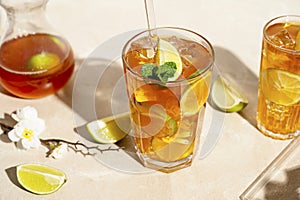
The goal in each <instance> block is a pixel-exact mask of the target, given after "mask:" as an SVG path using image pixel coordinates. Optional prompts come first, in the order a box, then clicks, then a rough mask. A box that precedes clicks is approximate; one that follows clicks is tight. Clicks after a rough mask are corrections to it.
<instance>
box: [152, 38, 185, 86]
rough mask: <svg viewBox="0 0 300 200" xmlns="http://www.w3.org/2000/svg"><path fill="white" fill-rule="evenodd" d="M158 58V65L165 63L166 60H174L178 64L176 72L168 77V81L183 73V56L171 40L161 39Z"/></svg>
mask: <svg viewBox="0 0 300 200" xmlns="http://www.w3.org/2000/svg"><path fill="white" fill-rule="evenodd" d="M156 60H157V64H158V65H163V64H164V63H165V62H174V63H175V64H176V67H177V68H176V72H175V74H174V76H173V77H171V78H168V81H175V80H177V79H178V77H179V76H180V75H181V73H182V61H181V57H180V54H179V52H178V51H177V49H176V48H175V47H174V46H173V45H172V44H171V43H170V42H168V41H165V40H162V39H159V41H158V47H157V53H156Z"/></svg>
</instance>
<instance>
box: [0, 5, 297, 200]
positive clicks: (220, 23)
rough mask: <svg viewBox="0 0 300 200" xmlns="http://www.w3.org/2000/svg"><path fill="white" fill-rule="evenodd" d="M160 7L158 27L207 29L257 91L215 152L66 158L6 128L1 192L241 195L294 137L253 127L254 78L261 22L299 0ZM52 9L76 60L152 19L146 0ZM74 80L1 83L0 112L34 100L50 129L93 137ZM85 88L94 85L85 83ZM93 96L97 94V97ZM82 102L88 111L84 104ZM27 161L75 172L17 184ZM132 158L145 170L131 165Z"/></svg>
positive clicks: (20, 195)
mask: <svg viewBox="0 0 300 200" xmlns="http://www.w3.org/2000/svg"><path fill="white" fill-rule="evenodd" d="M155 10H156V13H157V14H156V16H157V24H158V25H159V26H169V25H172V26H179V27H185V28H189V29H192V30H194V31H196V32H199V33H201V34H203V35H204V36H205V37H207V38H208V40H209V41H210V42H211V43H212V44H213V45H214V47H215V48H216V50H217V51H216V53H217V54H216V61H217V64H218V67H219V69H220V71H223V70H224V71H226V70H225V68H226V67H227V68H230V67H235V68H236V69H237V72H238V73H241V74H234V75H235V76H237V77H235V80H237V81H246V83H245V84H241V85H242V86H245V88H247V87H248V89H249V87H250V89H249V90H250V92H249V91H245V92H246V93H247V95H248V96H249V95H250V99H251V101H250V103H249V106H248V108H247V109H246V110H245V111H244V112H243V113H241V114H237V113H227V114H224V118H223V119H224V121H223V122H222V125H223V126H222V129H221V136H220V138H219V141H218V142H217V145H216V147H215V148H214V149H213V151H212V152H211V153H210V154H209V155H208V156H206V157H205V158H203V159H200V158H199V155H198V156H197V157H196V158H195V160H194V162H193V164H192V166H191V167H189V168H185V169H182V170H180V171H176V172H174V173H170V174H165V173H162V172H156V171H151V170H147V169H144V168H143V167H142V166H141V165H140V163H139V162H138V161H136V160H135V159H134V157H132V156H130V155H129V154H128V153H127V152H125V151H120V152H107V153H105V152H104V153H103V154H99V155H98V156H97V159H95V158H94V157H89V156H87V157H84V156H82V155H81V154H78V153H77V154H76V153H74V152H73V151H69V152H68V153H67V154H66V155H65V156H64V157H63V158H62V159H58V160H54V159H50V158H45V152H46V149H45V148H44V147H41V148H39V149H38V150H29V151H20V150H17V149H16V147H15V146H14V145H13V143H10V142H9V141H8V139H7V138H6V136H4V135H0V160H1V162H0V199H1V200H2V199H3V200H6V199H16V200H21V199H49V200H50V199H51V200H54V199H55V200H56V199H57V200H58V199H101V200H102V199H104V200H106V199H109V200H115V199H124V200H125V199H126V200H127V199H128V200H132V199H145V200H146V199H149V200H152V199H157V200H181V199H191V200H196V199H197V200H199V199H201V200H207V199H210V200H221V199H222V200H223V199H224V200H233V199H238V197H239V195H240V194H241V193H242V192H243V191H244V190H245V189H246V187H247V186H248V185H249V184H250V183H251V182H252V181H253V180H254V179H255V177H257V176H258V175H259V174H260V173H261V171H262V170H263V169H264V168H265V167H266V166H267V165H268V164H269V163H270V162H271V161H272V160H273V159H274V157H275V156H276V155H277V154H278V153H279V152H280V151H281V150H282V149H283V148H284V147H285V146H286V145H287V144H288V141H276V140H272V139H270V138H267V137H265V136H263V135H262V134H261V133H260V132H259V131H258V130H257V129H256V128H255V127H254V126H253V124H254V123H253V119H255V105H256V101H255V100H256V99H255V98H253V95H254V97H255V95H256V94H255V91H256V88H255V81H256V80H257V78H256V77H257V75H258V70H259V60H260V58H259V56H260V46H261V36H262V27H263V24H264V23H265V22H266V21H267V20H268V19H270V18H273V17H275V16H279V15H282V14H288V13H290V14H295V13H300V7H299V0H286V1H279V0H275V1H274V0H265V1H261V0H253V1H235V0H224V1H219V0H209V1H203V0H200V1H197V0H186V1H181V0H173V1H171V0H163V1H155ZM47 12H48V16H49V20H50V21H51V22H52V24H53V25H54V26H55V27H56V28H57V29H58V30H59V31H60V32H61V33H62V34H63V35H64V36H65V37H66V38H67V39H68V40H69V41H70V43H71V44H72V46H73V49H74V52H75V55H76V59H77V69H79V67H80V64H82V63H84V62H83V61H84V60H85V58H86V57H88V55H89V54H90V53H91V52H92V51H93V50H94V49H95V48H96V47H97V46H99V45H101V44H102V43H104V42H105V41H107V40H109V39H110V38H111V37H112V36H115V35H118V34H120V33H123V32H126V31H130V30H135V29H140V28H145V26H146V20H145V14H144V5H143V1H142V0H127V1H120V0H119V1H117V0H111V1H103V0H101V1H98V0H89V1H83V0H76V1H68V0H51V1H49V5H48V9H47ZM111 48H113V47H111ZM118 51H119V50H118ZM222 67H224V69H222ZM119 71H120V69H119ZM231 75H232V74H231ZM238 75H240V76H238ZM248 76H251V77H250V78H249V77H248ZM74 77H75V76H74ZM245 77H246V78H245ZM247 81H250V82H247ZM253 81H254V82H253ZM73 83H74V82H73V81H70V83H69V84H68V85H67V86H66V87H65V88H64V90H62V91H60V92H59V93H58V94H56V95H52V96H48V97H45V98H42V99H36V100H24V99H19V98H16V97H13V96H11V95H9V94H8V93H7V92H5V91H4V90H3V89H0V91H1V93H0V118H2V117H3V116H4V113H11V112H12V111H14V110H16V109H17V108H21V107H24V106H27V105H31V106H34V107H36V108H37V110H38V111H39V115H40V117H41V118H43V119H45V121H46V125H47V129H46V131H45V132H44V133H43V135H42V137H43V138H53V137H55V138H65V139H68V140H70V141H77V140H80V141H83V142H84V143H86V144H89V145H94V143H92V142H90V141H89V140H88V138H86V137H85V136H84V135H83V134H77V133H76V132H75V131H74V128H76V127H78V126H79V125H84V124H85V123H87V122H88V121H89V118H88V117H87V116H83V115H82V113H81V112H75V111H73V109H72V84H73ZM246 86H247V87H246ZM86 88H89V86H85V87H83V89H86ZM103 91H104V90H101V91H99V93H97V94H96V95H98V97H99V99H100V100H101V101H103V102H105V97H106V96H105V95H108V94H105V93H103ZM84 92H85V91H84V90H82V93H83V94H85V93H84ZM101 92H102V93H101ZM85 95H93V94H91V93H88V94H85ZM251 95H252V96H251ZM95 99H96V101H97V100H99V99H97V97H96V98H95ZM103 99H104V100H103ZM100 100H99V101H100ZM83 102H84V99H83ZM94 103H95V105H97V115H98V116H105V115H107V114H108V111H106V110H105V109H106V106H105V105H102V104H100V103H99V102H98V103H97V102H94ZM98 107H99V108H98ZM81 108H82V109H83V110H84V108H85V107H84V104H83V107H81ZM81 111H82V110H81ZM212 115H213V110H212V109H211V108H210V107H208V109H207V113H206V118H205V119H204V123H205V125H204V127H203V133H202V137H201V144H203V142H204V140H205V138H206V137H207V135H209V134H211V133H209V130H210V127H211V126H213V125H214V123H217V122H214V121H211V116H212ZM104 147H105V146H104ZM200 148H201V146H200ZM99 160H100V161H101V162H100V161H99ZM123 162H124V163H123ZM22 163H41V164H46V165H49V166H52V167H56V168H58V169H61V170H63V171H64V172H65V173H66V174H67V177H68V181H67V183H66V184H65V185H64V186H63V187H62V188H61V189H60V190H59V191H57V192H56V193H54V194H51V195H45V196H37V195H34V194H31V193H29V192H27V191H25V190H23V189H21V188H20V187H19V186H17V185H16V184H15V180H14V179H13V176H11V175H10V176H9V175H8V174H10V172H11V170H9V169H11V168H13V167H15V166H17V165H19V164H22ZM107 163H108V164H107ZM126 167H128V169H134V170H136V171H138V172H140V173H133V172H129V171H130V170H123V169H124V168H126ZM134 170H133V171H134Z"/></svg>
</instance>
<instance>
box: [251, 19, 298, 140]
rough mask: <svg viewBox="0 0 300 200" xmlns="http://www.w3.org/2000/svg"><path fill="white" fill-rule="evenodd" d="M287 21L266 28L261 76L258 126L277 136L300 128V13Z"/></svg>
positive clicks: (289, 134)
mask: <svg viewBox="0 0 300 200" xmlns="http://www.w3.org/2000/svg"><path fill="white" fill-rule="evenodd" d="M292 18H293V17H292ZM283 21H284V22H282V21H280V18H278V19H277V20H275V21H274V23H271V24H269V26H266V28H265V31H264V39H263V48H262V58H261V68H260V79H259V97H258V109H257V123H258V128H259V129H260V130H261V131H262V132H263V133H264V134H265V135H267V136H270V137H272V138H275V139H290V138H293V137H295V136H296V135H298V134H299V131H300V49H299V50H296V46H297V41H296V38H297V34H300V33H299V31H300V17H298V21H296V20H295V21H294V20H283ZM299 36H300V35H299ZM298 42H300V41H298Z"/></svg>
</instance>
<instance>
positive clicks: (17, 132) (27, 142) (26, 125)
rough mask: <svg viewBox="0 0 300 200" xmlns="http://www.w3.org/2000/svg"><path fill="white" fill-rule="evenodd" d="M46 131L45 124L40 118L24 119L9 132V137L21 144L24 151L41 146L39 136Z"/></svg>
mask: <svg viewBox="0 0 300 200" xmlns="http://www.w3.org/2000/svg"><path fill="white" fill-rule="evenodd" d="M44 129H45V122H44V120H42V119H40V118H34V119H22V120H20V121H19V122H18V123H17V124H16V125H15V126H14V129H12V130H11V131H9V132H8V137H9V139H10V140H11V141H13V142H20V144H21V145H22V147H23V148H24V149H29V148H38V147H39V146H40V144H41V141H40V139H39V135H40V134H41V132H43V131H44Z"/></svg>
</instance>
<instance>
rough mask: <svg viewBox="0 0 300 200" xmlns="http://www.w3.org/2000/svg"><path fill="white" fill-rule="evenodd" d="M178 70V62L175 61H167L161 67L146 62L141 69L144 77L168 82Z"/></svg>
mask: <svg viewBox="0 0 300 200" xmlns="http://www.w3.org/2000/svg"><path fill="white" fill-rule="evenodd" d="M176 70H177V67H176V63H174V62H165V63H164V64H163V65H161V66H159V67H157V66H156V65H155V64H153V63H146V64H144V65H143V66H142V69H141V71H142V76H143V77H145V78H152V79H155V80H160V81H162V82H163V83H166V82H168V79H169V78H172V77H174V74H175V72H176Z"/></svg>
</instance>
